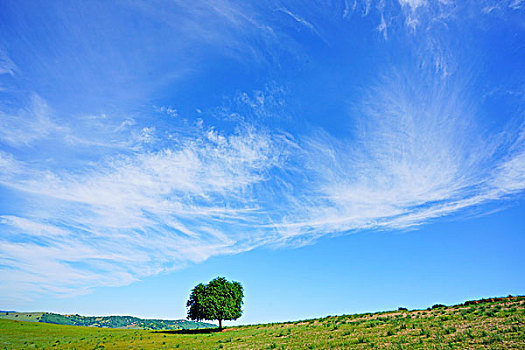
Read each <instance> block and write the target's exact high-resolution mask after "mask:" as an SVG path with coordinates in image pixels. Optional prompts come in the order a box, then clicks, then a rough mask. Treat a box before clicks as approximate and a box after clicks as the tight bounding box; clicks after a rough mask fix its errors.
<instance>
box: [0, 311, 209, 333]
mask: <svg viewBox="0 0 525 350" xmlns="http://www.w3.org/2000/svg"><path fill="white" fill-rule="evenodd" d="M0 319H4V320H14V321H30V322H43V323H53V324H60V325H69V326H86V327H105V328H131V329H149V330H153V329H164V330H166V329H195V328H210V327H215V325H213V324H210V323H204V322H192V321H187V320H154V319H141V318H138V317H132V316H81V315H60V314H54V313H50V312H12V311H11V312H9V311H3V312H0Z"/></svg>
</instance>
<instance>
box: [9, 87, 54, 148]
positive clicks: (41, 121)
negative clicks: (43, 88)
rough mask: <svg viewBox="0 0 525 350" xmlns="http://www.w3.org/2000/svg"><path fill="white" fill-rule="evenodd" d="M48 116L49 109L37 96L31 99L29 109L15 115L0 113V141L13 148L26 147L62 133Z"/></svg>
mask: <svg viewBox="0 0 525 350" xmlns="http://www.w3.org/2000/svg"><path fill="white" fill-rule="evenodd" d="M49 115H50V110H49V107H48V106H47V104H46V103H45V101H44V100H42V99H41V98H40V97H39V96H38V95H34V96H33V97H32V99H31V104H30V107H29V108H25V109H21V110H19V111H17V112H16V113H15V114H8V113H5V112H1V111H0V125H1V128H0V141H2V142H4V143H7V144H9V145H11V146H15V147H17V146H28V145H31V144H32V143H33V142H35V141H37V140H40V139H45V138H47V137H49V136H50V135H51V134H53V133H55V132H58V131H63V130H64V127H62V126H60V125H58V124H56V123H55V122H54V121H52V120H51V118H50V117H49Z"/></svg>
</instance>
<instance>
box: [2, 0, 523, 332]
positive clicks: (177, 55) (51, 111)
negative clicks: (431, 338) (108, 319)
mask: <svg viewBox="0 0 525 350" xmlns="http://www.w3.org/2000/svg"><path fill="white" fill-rule="evenodd" d="M524 23H525V2H523V1H521V0H509V1H488V0H487V1H475V2H474V1H472V2H466V3H465V2H459V1H453V0H439V1H431V0H427V1H425V0H391V1H387V0H380V1H376V0H365V1H351V0H347V1H319V2H315V3H314V2H310V1H305V2H299V1H267V2H264V3H260V2H247V1H225V0H224V1H214V2H211V3H210V2H206V1H192V2H191V3H190V2H184V1H148V2H146V1H131V0H130V1H124V0H123V1H115V2H112V3H108V2H104V1H99V2H96V1H93V2H81V1H78V2H75V1H71V2H55V3H50V2H44V1H42V2H38V1H3V2H2V3H1V4H0V274H1V276H2V278H1V279H0V306H2V309H16V310H45V311H57V312H64V313H83V314H98V315H103V314H131V315H138V316H143V317H164V318H181V317H184V316H185V308H184V305H185V301H186V299H187V297H188V294H189V291H190V290H191V288H192V287H193V286H194V285H195V284H196V283H199V282H204V281H207V280H210V279H211V278H214V277H216V276H218V275H221V276H225V277H227V278H228V279H234V280H238V281H240V282H242V283H243V284H244V285H245V289H246V304H245V310H246V311H245V315H244V316H243V317H242V318H241V319H240V320H239V321H238V323H257V322H267V321H268V322H269V321H278V320H290V319H299V318H307V317H313V316H323V315H327V314H341V313H353V312H362V311H374V310H384V309H389V308H390V309H391V308H396V307H398V306H407V307H426V306H428V305H431V304H432V303H435V302H442V303H454V302H461V301H463V300H465V299H468V298H475V297H484V296H492V295H505V294H509V293H511V294H523V291H524V288H525V281H524V278H523V272H522V270H523V267H524V265H525V264H524V263H525V258H524V257H523V254H522V253H521V252H523V248H525V240H524V238H523V233H524V232H525V222H524V221H525V219H524V216H525V215H523V212H524V209H525V202H524V197H523V194H524V192H523V190H524V189H525V114H524V107H525V103H524V102H525V86H524V82H525V60H523V57H525V46H524V45H523V43H524V42H525V25H524Z"/></svg>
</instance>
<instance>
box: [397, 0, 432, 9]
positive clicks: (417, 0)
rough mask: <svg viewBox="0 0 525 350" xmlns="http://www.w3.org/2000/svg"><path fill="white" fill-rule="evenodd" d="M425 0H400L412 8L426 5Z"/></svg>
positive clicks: (401, 3) (400, 2)
mask: <svg viewBox="0 0 525 350" xmlns="http://www.w3.org/2000/svg"><path fill="white" fill-rule="evenodd" d="M425 3H426V1H425V0H399V4H400V5H401V6H409V7H410V8H411V9H412V10H415V9H417V8H418V7H420V6H423V5H425Z"/></svg>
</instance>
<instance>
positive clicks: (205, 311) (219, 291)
mask: <svg viewBox="0 0 525 350" xmlns="http://www.w3.org/2000/svg"><path fill="white" fill-rule="evenodd" d="M243 297H244V293H243V289H242V285H241V284H240V283H239V282H233V281H232V282H229V281H227V280H226V279H225V278H224V277H217V278H215V279H214V280H212V281H210V283H208V284H206V285H204V284H202V283H199V284H198V285H196V286H195V287H194V288H193V290H192V291H191V295H190V298H189V300H188V302H187V303H186V306H187V307H188V318H189V319H191V320H196V321H200V320H218V321H219V329H222V321H223V320H236V319H238V318H239V317H241V315H242V310H241V307H242V303H243V301H242V298H243Z"/></svg>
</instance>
